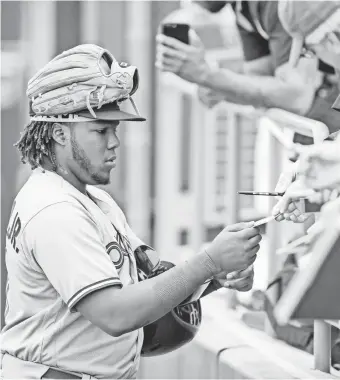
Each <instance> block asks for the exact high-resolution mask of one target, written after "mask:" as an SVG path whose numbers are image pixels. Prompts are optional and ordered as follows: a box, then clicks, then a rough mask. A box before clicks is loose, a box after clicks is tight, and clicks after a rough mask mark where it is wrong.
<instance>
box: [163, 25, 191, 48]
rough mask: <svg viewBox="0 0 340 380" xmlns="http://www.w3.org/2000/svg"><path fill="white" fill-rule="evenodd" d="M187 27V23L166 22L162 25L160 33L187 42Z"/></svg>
mask: <svg viewBox="0 0 340 380" xmlns="http://www.w3.org/2000/svg"><path fill="white" fill-rule="evenodd" d="M189 28H190V27H189V25H188V24H178V23H166V24H163V25H162V33H163V34H165V35H166V36H168V37H172V38H176V39H177V40H179V41H181V42H184V43H185V44H189Z"/></svg>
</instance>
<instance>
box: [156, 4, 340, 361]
mask: <svg viewBox="0 0 340 380" xmlns="http://www.w3.org/2000/svg"><path fill="white" fill-rule="evenodd" d="M192 3H193V4H192V6H193V7H195V6H198V7H201V8H203V9H204V10H205V11H206V12H210V13H217V12H220V11H221V10H222V9H223V8H224V7H226V6H230V7H231V8H232V9H233V11H234V13H235V18H236V25H237V28H238V31H239V35H240V39H241V43H242V48H243V54H244V59H245V63H244V67H243V71H242V72H237V73H236V72H233V71H232V70H229V69H225V68H219V67H218V65H211V62H207V60H206V58H205V57H206V55H205V49H204V46H203V44H202V42H201V41H200V38H199V37H198V35H197V34H196V33H195V32H194V30H193V29H190V31H189V40H190V41H189V43H185V42H183V41H178V40H177V39H175V38H171V37H169V36H166V35H164V34H159V35H158V36H157V57H156V66H157V67H158V68H159V69H160V70H162V71H167V72H171V73H174V74H175V75H177V76H179V77H180V78H182V79H184V80H186V81H189V82H192V83H195V84H197V85H198V97H199V99H200V100H201V102H202V103H203V104H204V105H205V106H207V107H209V108H212V107H214V106H215V105H216V104H218V103H220V102H223V101H227V102H231V103H238V104H247V105H252V106H254V107H256V108H265V109H268V108H281V109H284V110H287V111H290V112H293V113H296V114H299V115H302V116H304V117H307V118H310V119H314V120H317V121H321V122H322V123H324V124H326V125H327V127H328V130H329V132H330V134H329V136H328V137H327V138H326V139H325V141H324V142H322V143H315V142H314V143H313V141H310V139H309V140H308V139H307V138H306V137H305V136H304V135H298V136H297V138H295V141H294V147H293V148H292V150H293V151H294V157H293V158H292V159H291V161H292V162H294V163H292V165H291V169H290V170H288V171H285V172H284V173H282V174H281V175H280V178H279V181H278V183H277V186H276V189H275V191H276V192H279V193H281V194H282V197H278V199H279V200H278V202H277V204H276V205H275V207H274V208H273V210H272V215H273V216H274V217H275V219H276V221H278V222H280V221H284V220H285V221H290V222H292V223H304V224H305V227H306V228H305V232H306V234H305V235H304V236H302V237H299V238H298V239H296V240H293V241H291V242H290V243H289V244H288V246H285V247H284V251H285V253H286V254H288V256H289V257H290V258H291V256H292V254H293V253H294V252H297V249H299V255H300V256H299V257H301V252H302V256H303V257H304V259H306V258H307V260H312V258H311V257H312V254H311V252H312V250H313V246H314V245H315V243H316V242H317V241H318V240H319V239H320V238H321V237H322V235H323V234H324V233H325V231H326V230H327V229H329V228H330V227H332V228H336V227H335V225H336V224H337V223H338V220H339V210H340V200H339V194H340V174H339V173H340V154H339V152H340V150H339V148H340V140H339V138H338V131H339V130H340V114H339V113H338V111H340V96H339V93H340V2H338V1H307V2H304V1H287V0H283V1H273V2H258V1H237V2H231V1H230V2H229V1H192ZM166 21H168V22H172V23H176V22H180V21H181V20H178V19H177V18H176V15H174V14H172V15H169V16H168V18H167V19H166ZM273 159H275V157H273ZM301 199H303V200H304V202H303V203H304V205H305V206H306V205H310V204H313V205H314V207H315V206H316V205H317V206H316V207H317V208H319V210H318V212H317V213H312V212H308V207H301V205H302V204H303V203H302V202H301ZM306 211H307V212H306ZM279 275H280V274H279ZM289 279H290V278H289ZM289 279H288V280H289ZM288 282H289V281H288ZM308 343H310V342H308ZM339 346H340V341H339V340H336V339H334V347H333V352H334V355H332V364H333V366H334V367H337V365H339V364H338V363H339V362H340V358H339V357H337V356H336V354H335V352H336V351H337V347H339ZM303 348H305V349H307V350H312V348H311V347H309V348H308V347H307V344H306V346H305V347H303ZM311 352H312V351H311Z"/></svg>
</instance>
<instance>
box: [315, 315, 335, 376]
mask: <svg viewBox="0 0 340 380" xmlns="http://www.w3.org/2000/svg"><path fill="white" fill-rule="evenodd" d="M330 356H331V326H330V325H329V324H328V323H327V322H325V321H323V320H315V321H314V368H315V369H317V370H319V371H323V372H326V373H330V369H331V361H330Z"/></svg>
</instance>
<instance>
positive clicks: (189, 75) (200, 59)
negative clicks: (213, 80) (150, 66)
mask: <svg viewBox="0 0 340 380" xmlns="http://www.w3.org/2000/svg"><path fill="white" fill-rule="evenodd" d="M189 40H190V44H189V45H188V44H185V43H184V42H181V41H179V40H177V39H176V38H172V37H168V36H166V35H164V34H158V35H157V36H156V63H155V65H156V67H157V68H159V69H160V70H162V71H168V72H171V73H174V74H176V75H178V76H179V77H181V78H182V79H185V80H187V81H189V82H192V83H197V84H203V83H204V81H205V78H206V75H207V73H208V72H209V71H210V68H209V65H208V63H207V61H206V59H205V50H204V47H203V44H202V42H201V40H200V38H199V37H198V35H197V34H196V32H195V31H194V30H193V29H190V30H189Z"/></svg>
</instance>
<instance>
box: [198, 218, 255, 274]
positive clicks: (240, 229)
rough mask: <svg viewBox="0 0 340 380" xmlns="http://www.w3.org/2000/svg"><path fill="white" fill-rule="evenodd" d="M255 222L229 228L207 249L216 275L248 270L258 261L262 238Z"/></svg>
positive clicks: (238, 224)
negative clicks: (254, 225) (257, 256)
mask: <svg viewBox="0 0 340 380" xmlns="http://www.w3.org/2000/svg"><path fill="white" fill-rule="evenodd" d="M253 224H254V222H248V223H237V224H233V225H230V226H227V227H226V228H225V229H224V230H223V231H222V232H220V233H219V234H218V235H217V236H216V238H215V239H214V240H213V241H212V242H211V243H210V244H209V245H208V247H207V248H206V252H207V254H208V255H209V256H210V258H211V259H212V261H213V262H214V264H215V267H216V273H215V274H219V273H221V272H226V273H229V272H233V271H237V270H243V269H245V268H248V267H249V266H250V265H251V264H253V262H254V261H255V259H256V254H257V252H258V250H259V249H260V245H259V243H260V241H261V240H262V236H261V235H260V233H259V229H258V228H256V227H252V226H253Z"/></svg>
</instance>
